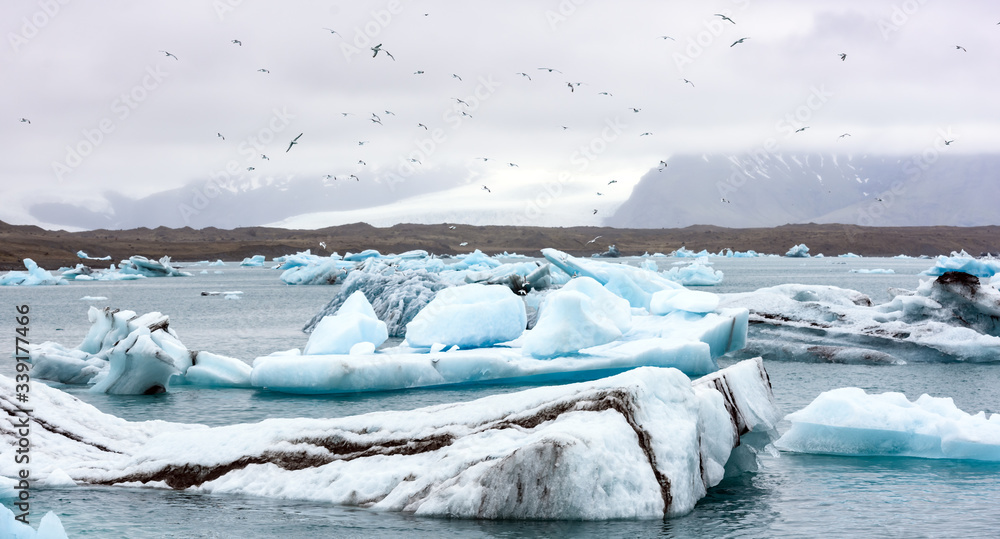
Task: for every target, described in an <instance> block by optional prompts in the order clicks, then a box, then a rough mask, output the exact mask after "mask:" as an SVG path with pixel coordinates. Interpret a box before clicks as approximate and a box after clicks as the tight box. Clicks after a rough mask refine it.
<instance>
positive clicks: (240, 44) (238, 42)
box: [230, 39, 243, 47]
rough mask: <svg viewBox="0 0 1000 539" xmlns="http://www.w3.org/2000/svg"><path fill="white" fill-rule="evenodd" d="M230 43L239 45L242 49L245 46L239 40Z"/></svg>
mask: <svg viewBox="0 0 1000 539" xmlns="http://www.w3.org/2000/svg"><path fill="white" fill-rule="evenodd" d="M230 43H235V44H236V45H239V46H241V47H242V46H243V42H242V41H240V40H238V39H234V40H232V41H230Z"/></svg>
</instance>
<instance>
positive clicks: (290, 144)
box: [285, 133, 302, 153]
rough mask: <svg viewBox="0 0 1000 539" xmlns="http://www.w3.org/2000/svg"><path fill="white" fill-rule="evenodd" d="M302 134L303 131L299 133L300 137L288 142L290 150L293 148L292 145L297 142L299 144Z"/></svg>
mask: <svg viewBox="0 0 1000 539" xmlns="http://www.w3.org/2000/svg"><path fill="white" fill-rule="evenodd" d="M301 136H302V133H299V136H298V137H295V138H293V139H292V141H291V142H289V143H288V150H291V149H292V146H295V145H296V144H298V140H299V137H301ZM288 150H285V153H288Z"/></svg>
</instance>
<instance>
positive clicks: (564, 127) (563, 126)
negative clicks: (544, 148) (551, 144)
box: [560, 125, 569, 131]
mask: <svg viewBox="0 0 1000 539" xmlns="http://www.w3.org/2000/svg"><path fill="white" fill-rule="evenodd" d="M560 127H562V128H563V131H565V130H567V129H569V126H566V125H562V126H560Z"/></svg>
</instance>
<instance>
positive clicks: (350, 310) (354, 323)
mask: <svg viewBox="0 0 1000 539" xmlns="http://www.w3.org/2000/svg"><path fill="white" fill-rule="evenodd" d="M388 338H389V332H388V330H387V329H386V325H385V322H383V321H381V320H379V319H378V317H377V316H375V310H374V309H372V304H371V303H368V300H367V299H366V298H365V295H364V294H363V293H362V292H361V291H360V290H359V291H357V292H354V293H353V294H351V296H350V297H348V298H347V301H345V302H344V304H343V305H341V306H340V308H339V309H338V310H337V314H335V315H332V316H324V317H323V318H322V319H321V320H320V321H319V323H318V324H316V328H315V329H314V330H313V332H312V334H311V335H309V341H308V342H307V343H306V346H305V349H304V350H302V353H303V354H305V355H316V354H349V353H350V352H351V349H352V348H353V347H354V346H355V345H357V344H358V343H362V342H367V343H371V344H372V350H375V348H378V346H379V345H381V344H382V343H384V342H385V341H386V339H388Z"/></svg>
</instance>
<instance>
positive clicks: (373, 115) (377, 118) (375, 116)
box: [372, 112, 382, 123]
mask: <svg viewBox="0 0 1000 539" xmlns="http://www.w3.org/2000/svg"><path fill="white" fill-rule="evenodd" d="M372 118H375V119H376V120H378V122H379V123H382V118H379V117H378V114H375V113H374V112H373V113H372Z"/></svg>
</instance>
